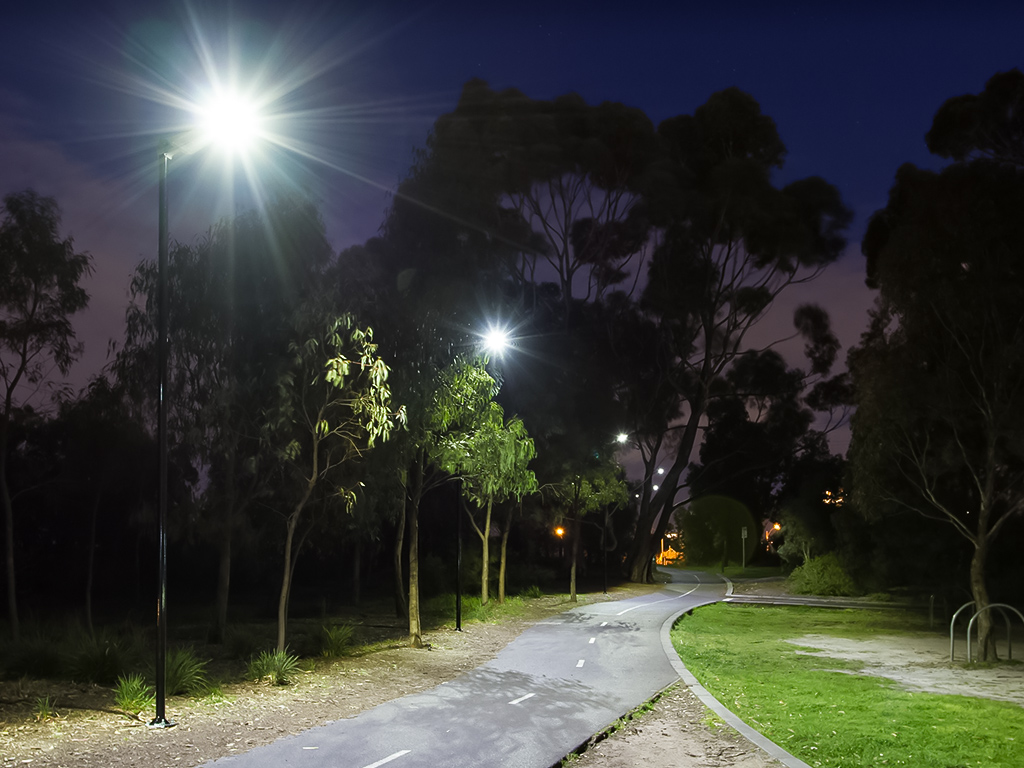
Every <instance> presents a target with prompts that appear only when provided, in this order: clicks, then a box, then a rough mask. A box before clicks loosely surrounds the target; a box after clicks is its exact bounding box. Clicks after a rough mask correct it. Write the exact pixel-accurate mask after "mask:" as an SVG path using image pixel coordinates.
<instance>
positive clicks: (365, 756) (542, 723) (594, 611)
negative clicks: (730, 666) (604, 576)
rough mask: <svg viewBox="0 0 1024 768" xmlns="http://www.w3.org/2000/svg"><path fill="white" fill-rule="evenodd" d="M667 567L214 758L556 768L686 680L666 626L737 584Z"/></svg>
mask: <svg viewBox="0 0 1024 768" xmlns="http://www.w3.org/2000/svg"><path fill="white" fill-rule="evenodd" d="M663 573H665V574H666V575H669V576H670V577H671V579H672V582H671V583H669V584H667V585H666V586H665V588H664V589H663V590H661V591H659V592H655V593H652V594H648V595H644V596H642V597H637V598H633V599H630V600H622V601H619V602H612V603H598V604H594V605H589V606H584V607H580V608H575V609H573V610H571V611H567V612H566V613H563V614H560V615H558V616H555V617H553V618H551V619H549V620H547V621H543V622H540V623H539V624H536V625H534V626H533V627H530V628H529V629H527V630H526V631H525V632H523V633H522V634H521V635H520V636H519V637H518V638H517V639H516V640H514V641H513V642H512V643H511V644H509V645H508V646H507V647H506V648H505V649H504V650H503V651H502V652H501V653H499V654H498V656H497V657H496V658H495V659H493V660H492V661H489V662H487V663H486V664H484V665H483V666H480V667H477V668H476V669H475V670H473V671H472V672H468V673H466V674H464V675H462V676H461V677H459V678H457V679H455V680H452V681H450V682H448V683H444V684H442V685H439V686H437V687H436V688H434V689H433V690H430V691H426V692H423V693H417V694H413V695H410V696H405V697H403V698H401V699H396V700H394V701H391V702H388V703H386V704H382V705H380V706H378V707H375V708H374V709H371V710H368V711H366V712H362V713H360V714H359V715H357V716H355V717H352V718H348V719H345V720H337V721H335V722H333V723H330V724H328V725H325V726H320V727H318V728H312V729H310V730H308V731H305V732H304V733H301V734H299V735H297V736H290V737H287V738H284V739H281V740H279V741H276V742H274V743H273V744H269V745H267V746H265V747H259V748H257V749H254V750H252V751H250V752H246V753H244V754H240V755H232V756H231V757H225V758H222V759H220V760H215V761H213V762H211V763H207V766H212V767H213V768H278V767H279V766H302V767H303V768H328V766H330V767H331V768H337V767H344V768H349V767H351V768H381V766H385V765H386V766H388V768H444V767H445V766H460V767H463V766H471V765H488V766H508V768H549V767H550V766H552V765H554V764H556V763H557V762H558V761H559V760H560V759H561V758H563V757H564V756H565V755H567V754H568V753H569V752H572V751H573V750H574V749H576V748H577V747H578V746H579V745H580V744H583V743H584V742H586V741H587V740H588V739H589V738H590V737H591V736H592V735H593V734H595V733H597V732H599V731H601V730H603V729H604V728H605V727H607V726H608V725H609V724H611V723H613V722H614V721H615V720H617V719H618V718H619V717H621V716H622V715H624V714H625V713H627V712H629V711H630V710H632V709H634V708H635V707H637V706H639V705H640V704H642V703H643V702H645V701H647V700H648V699H650V698H651V697H652V696H653V695H654V694H655V693H657V692H658V691H660V690H661V689H663V688H665V687H666V686H668V685H670V684H671V683H673V682H675V681H676V680H678V679H679V672H678V671H677V669H676V667H674V665H673V664H672V663H671V661H670V659H669V657H668V656H667V655H666V652H665V648H664V645H663V641H662V637H661V630H662V626H663V625H664V624H665V622H666V621H667V620H669V619H670V618H672V617H674V616H677V615H679V614H681V613H683V612H685V611H688V610H690V609H692V608H695V607H697V606H700V605H706V604H708V603H713V602H716V601H718V600H720V599H722V598H723V597H724V596H725V591H726V585H725V584H724V583H723V581H722V580H721V579H720V578H719V577H718V576H714V575H710V574H704V573H699V572H692V571H691V572H681V571H667V570H666V571H663Z"/></svg>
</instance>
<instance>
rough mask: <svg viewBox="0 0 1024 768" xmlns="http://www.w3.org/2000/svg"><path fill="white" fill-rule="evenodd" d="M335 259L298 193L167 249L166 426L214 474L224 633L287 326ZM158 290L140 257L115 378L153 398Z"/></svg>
mask: <svg viewBox="0 0 1024 768" xmlns="http://www.w3.org/2000/svg"><path fill="white" fill-rule="evenodd" d="M330 259H331V248H330V244H329V243H328V242H327V239H326V235H325V232H324V225H323V221H322V220H321V218H320V214H319V212H318V211H317V209H316V207H315V206H314V205H313V204H312V203H310V202H309V201H308V200H304V199H301V198H292V197H280V198H275V199H273V200H271V201H269V202H268V203H267V205H266V206H265V207H264V208H262V209H260V210H252V211H248V212H245V213H243V214H241V215H239V216H237V217H235V218H234V219H230V220H224V221H222V222H220V223H218V224H217V225H216V226H214V227H213V228H211V230H210V231H209V232H208V233H207V234H206V235H205V236H204V237H203V238H201V239H200V240H199V242H198V243H196V244H195V245H184V244H181V243H176V244H175V245H174V247H173V248H172V249H171V253H170V259H169V265H168V266H169V269H168V274H167V277H166V279H167V282H168V294H169V323H168V327H169V331H168V334H169V338H170V344H169V358H168V361H169V391H170V392H171V397H170V398H169V402H170V409H169V414H168V417H169V418H168V425H169V428H170V430H171V434H172V436H173V442H174V445H175V446H176V448H177V450H176V458H177V459H179V460H183V459H187V461H188V462H189V463H190V464H191V465H192V467H191V468H192V469H193V470H194V471H195V472H196V473H197V475H200V474H201V475H202V476H203V477H205V478H206V482H205V484H204V486H203V487H202V488H201V489H197V494H198V495H199V497H200V498H199V504H198V509H199V512H200V515H199V518H198V521H197V523H198V525H199V526H201V527H202V528H203V536H204V538H208V539H211V540H212V541H214V542H216V545H217V550H218V571H217V574H218V575H217V585H216V591H215V595H216V596H215V610H214V636H215V637H217V638H223V636H224V631H225V627H226V625H227V615H228V603H229V595H230V584H231V563H232V545H233V541H234V538H235V536H236V535H237V532H238V530H239V529H240V527H241V526H243V525H244V522H245V520H246V518H247V511H248V510H249V509H250V508H251V507H252V505H253V503H254V502H255V501H256V500H258V499H259V498H260V496H261V495H262V494H264V493H266V487H265V486H266V480H267V478H268V477H269V476H270V473H269V472H267V471H262V470H261V464H262V463H263V462H265V461H266V460H267V459H268V452H267V451H266V450H265V449H264V448H265V447H264V446H261V443H260V429H261V424H262V415H263V413H264V412H265V411H266V410H267V409H268V408H270V407H271V405H272V403H273V402H274V397H275V385H276V381H277V377H278V375H279V373H280V369H281V367H282V365H284V364H285V363H284V361H285V360H286V359H287V358H288V350H287V345H288V342H289V338H288V335H287V332H288V325H289V321H290V318H291V316H292V314H293V313H294V312H295V311H296V308H297V307H298V306H299V305H300V304H301V303H302V302H303V301H305V300H306V299H307V298H308V297H309V296H310V294H311V293H312V291H313V290H314V289H315V288H316V287H317V285H318V283H319V280H320V278H321V275H322V273H323V270H324V268H325V267H326V265H327V264H328V263H329V261H330ZM157 289H158V286H157V272H156V265H155V264H154V263H153V262H150V261H146V262H143V263H142V264H140V265H139V266H138V268H137V269H136V271H135V274H134V275H133V276H132V280H131V286H130V291H131V302H130V304H129V306H128V310H127V312H126V334H125V342H124V346H123V347H122V349H121V350H120V351H119V354H118V358H117V362H116V370H117V374H118V378H119V379H120V380H121V381H122V382H123V383H125V384H126V385H127V386H128V387H129V388H130V390H131V391H132V392H133V394H134V396H135V397H136V398H137V399H138V400H139V401H141V402H146V403H148V402H150V401H151V398H153V397H154V396H155V392H156V388H155V384H154V382H155V374H156V366H155V362H154V361H155V359H156V328H157V317H156V311H157V310H156V308H157V302H156V295H157Z"/></svg>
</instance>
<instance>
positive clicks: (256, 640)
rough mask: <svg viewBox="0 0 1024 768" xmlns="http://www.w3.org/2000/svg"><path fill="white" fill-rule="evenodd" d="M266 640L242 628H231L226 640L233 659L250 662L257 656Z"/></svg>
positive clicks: (225, 642)
mask: <svg viewBox="0 0 1024 768" xmlns="http://www.w3.org/2000/svg"><path fill="white" fill-rule="evenodd" d="M263 643H264V639H263V638H260V637H258V636H257V635H256V633H254V632H253V631H251V630H249V629H245V628H240V627H231V628H230V629H228V631H227V635H226V636H225V638H224V644H225V645H226V646H227V649H228V654H229V655H230V656H231V658H233V659H241V660H243V661H244V660H248V659H250V658H252V657H253V656H254V655H256V652H257V651H258V650H259V649H260V646H261V645H263Z"/></svg>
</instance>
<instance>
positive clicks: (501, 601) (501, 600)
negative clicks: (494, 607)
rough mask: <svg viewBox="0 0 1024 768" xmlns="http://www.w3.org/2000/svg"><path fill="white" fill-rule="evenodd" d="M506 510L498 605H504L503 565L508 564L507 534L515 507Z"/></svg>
mask: <svg viewBox="0 0 1024 768" xmlns="http://www.w3.org/2000/svg"><path fill="white" fill-rule="evenodd" d="M508 510H509V511H508V515H506V517H505V528H504V529H503V530H502V532H501V561H500V565H499V566H498V605H504V604H505V564H506V563H507V562H508V561H507V559H506V555H507V552H508V532H509V531H510V530H511V528H512V513H513V512H514V511H515V507H513V506H511V505H509V508H508Z"/></svg>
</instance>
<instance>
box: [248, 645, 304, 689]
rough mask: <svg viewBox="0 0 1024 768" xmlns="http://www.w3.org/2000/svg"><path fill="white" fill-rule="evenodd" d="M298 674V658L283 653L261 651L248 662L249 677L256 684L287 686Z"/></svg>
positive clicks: (285, 652)
mask: <svg viewBox="0 0 1024 768" xmlns="http://www.w3.org/2000/svg"><path fill="white" fill-rule="evenodd" d="M298 673H299V657H298V656H293V655H292V654H290V653H288V651H287V649H286V650H284V651H263V653H261V654H260V655H259V656H257V657H256V658H254V659H252V660H251V661H250V662H249V677H250V678H251V679H253V680H255V681H256V682H261V681H262V680H267V681H268V682H270V684H271V685H288V683H290V682H291V681H292V680H293V679H295V676H296V675H297V674H298Z"/></svg>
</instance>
